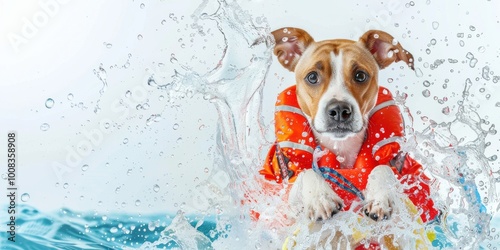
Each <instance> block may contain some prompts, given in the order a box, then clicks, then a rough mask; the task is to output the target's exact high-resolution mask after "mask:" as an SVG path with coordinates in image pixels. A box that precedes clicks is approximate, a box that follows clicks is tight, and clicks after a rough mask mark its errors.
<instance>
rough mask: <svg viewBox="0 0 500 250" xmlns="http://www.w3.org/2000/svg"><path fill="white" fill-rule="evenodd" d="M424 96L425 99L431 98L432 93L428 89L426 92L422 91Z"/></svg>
mask: <svg viewBox="0 0 500 250" xmlns="http://www.w3.org/2000/svg"><path fill="white" fill-rule="evenodd" d="M422 95H423V96H425V97H429V96H431V92H430V91H429V90H428V89H426V90H424V91H422Z"/></svg>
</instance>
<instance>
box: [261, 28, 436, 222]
mask: <svg viewBox="0 0 500 250" xmlns="http://www.w3.org/2000/svg"><path fill="white" fill-rule="evenodd" d="M272 36H273V37H274V40H275V47H274V54H275V55H276V57H277V59H278V61H279V63H280V64H281V65H282V66H283V67H284V68H285V69H287V70H289V71H291V72H294V74H295V80H296V84H295V85H294V86H292V87H290V88H289V89H287V90H285V91H283V92H282V93H281V94H280V96H279V97H278V101H277V104H276V108H277V110H276V113H275V116H276V124H275V128H276V137H277V141H276V143H275V145H273V147H272V148H271V149H270V151H269V153H268V156H267V158H266V162H265V165H264V168H263V169H262V170H261V171H260V173H261V174H263V175H264V176H265V178H266V179H267V180H271V181H276V182H278V183H281V182H288V183H293V186H292V187H291V190H290V191H289V194H288V203H289V204H290V205H291V206H292V209H293V210H294V211H296V212H297V213H301V214H303V215H305V216H307V217H308V218H309V219H310V220H312V221H319V220H327V219H329V218H331V217H332V216H334V215H335V214H336V213H338V212H339V211H342V210H343V209H347V208H348V207H349V206H350V204H351V203H352V200H353V199H356V198H359V199H362V200H363V204H364V206H363V207H362V210H361V211H362V214H363V215H364V216H368V217H369V218H371V219H373V220H375V221H381V220H388V219H390V218H391V215H392V213H393V210H394V204H395V202H397V201H396V200H395V198H394V197H395V196H394V192H395V187H396V186H397V185H400V183H406V184H409V186H411V188H410V189H408V190H405V194H408V196H409V198H410V200H411V201H412V202H413V203H415V205H416V206H417V207H418V208H422V209H421V210H422V211H424V213H422V214H421V216H420V217H421V218H422V220H423V221H424V222H425V221H429V220H432V219H433V218H435V217H436V216H437V214H438V211H437V210H436V209H435V208H434V204H433V201H432V200H431V199H430V198H429V193H430V190H429V186H428V184H427V183H426V180H428V178H427V177H426V176H425V175H424V174H423V173H422V166H421V165H420V164H419V163H418V162H416V161H415V160H413V159H412V158H411V157H410V156H409V155H408V154H407V153H404V152H402V151H401V150H400V146H399V144H398V140H396V139H395V138H397V139H401V138H403V136H404V122H403V118H402V116H401V113H400V111H399V108H398V107H397V105H395V103H394V100H393V99H392V95H391V94H390V92H389V91H388V90H387V89H385V88H382V87H380V86H379V84H378V72H379V70H380V69H384V68H386V67H387V66H389V65H391V64H392V63H396V62H399V61H402V62H404V63H406V65H407V66H408V67H409V68H411V69H412V70H413V69H414V59H413V56H412V54H411V53H410V52H408V51H407V50H405V49H404V48H403V47H402V45H401V44H400V43H399V42H398V41H397V40H396V39H395V38H394V37H392V36H391V35H390V34H388V33H386V32H383V31H380V30H370V31H367V32H366V33H364V34H363V35H362V36H361V37H360V38H359V40H358V41H353V40H347V39H333V40H324V41H315V40H314V39H313V38H312V36H311V35H309V34H308V33H307V32H306V31H305V30H302V29H299V28H294V27H286V28H281V29H277V30H275V31H273V32H272ZM384 98H385V99H384ZM386 99H387V100H386ZM391 112H392V113H391ZM390 114H392V115H390ZM374 117H377V121H376V120H375V118H374ZM379 123H383V124H382V125H380V124H379ZM386 123H387V124H389V125H387V126H386V125H384V124H386ZM297 127H298V128H297ZM388 127H392V128H388ZM391 129H392V130H391ZM370 140H372V141H371V142H370ZM367 141H368V142H367ZM382 149H383V150H382ZM381 151H383V152H381ZM325 155H326V156H325ZM324 165H329V167H322V166H324ZM346 186H347V188H346Z"/></svg>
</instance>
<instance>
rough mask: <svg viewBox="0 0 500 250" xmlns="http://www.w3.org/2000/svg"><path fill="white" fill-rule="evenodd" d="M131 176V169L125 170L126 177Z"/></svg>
mask: <svg viewBox="0 0 500 250" xmlns="http://www.w3.org/2000/svg"><path fill="white" fill-rule="evenodd" d="M131 174H132V169H131V168H129V169H128V170H127V175H128V176H130V175H131Z"/></svg>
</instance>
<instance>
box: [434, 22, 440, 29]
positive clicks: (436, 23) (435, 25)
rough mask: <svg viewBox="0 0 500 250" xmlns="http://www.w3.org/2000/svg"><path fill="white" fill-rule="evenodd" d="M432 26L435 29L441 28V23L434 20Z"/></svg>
mask: <svg viewBox="0 0 500 250" xmlns="http://www.w3.org/2000/svg"><path fill="white" fill-rule="evenodd" d="M432 28H433V29H434V30H437V29H438V28H439V23H438V22H432Z"/></svg>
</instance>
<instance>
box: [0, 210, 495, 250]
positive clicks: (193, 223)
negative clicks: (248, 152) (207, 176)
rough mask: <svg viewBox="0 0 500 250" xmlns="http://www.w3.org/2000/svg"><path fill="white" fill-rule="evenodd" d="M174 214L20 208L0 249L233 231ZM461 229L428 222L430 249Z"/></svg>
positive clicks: (210, 219)
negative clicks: (432, 235) (187, 228)
mask: <svg viewBox="0 0 500 250" xmlns="http://www.w3.org/2000/svg"><path fill="white" fill-rule="evenodd" d="M175 217H176V215H175V214H168V215H165V214H148V215H139V214H118V213H116V214H110V215H103V214H99V213H94V212H87V213H80V212H76V211H72V210H68V209H60V210H59V211H58V212H55V213H43V212H40V211H38V210H37V209H35V208H33V207H30V206H26V205H24V206H21V207H20V208H19V210H18V217H17V218H18V219H17V221H16V223H17V229H16V242H15V243H13V242H10V241H7V233H6V232H1V233H0V235H1V239H0V243H1V244H0V246H1V249H137V248H141V249H191V248H192V247H190V246H189V245H186V244H185V243H183V242H185V241H186V239H182V238H183V237H184V238H185V237H189V238H191V240H194V242H196V243H195V244H197V245H196V246H197V247H195V248H197V249H212V246H211V243H212V242H214V241H217V240H218V239H219V238H225V237H227V234H226V233H227V232H230V231H231V229H230V228H226V229H224V230H222V231H224V232H223V233H222V232H221V229H220V228H217V226H216V219H215V217H214V216H196V215H187V216H180V217H182V218H184V219H185V221H186V222H187V223H188V224H189V225H190V228H191V227H192V229H196V233H197V234H198V235H194V236H193V234H191V235H187V234H186V231H182V225H181V224H182V223H178V222H177V224H176V222H175ZM178 217H179V216H178ZM2 224H5V221H3V222H2ZM174 224H175V225H174ZM186 225H187V224H186ZM172 226H173V227H172ZM490 226H491V227H490V228H491V229H493V231H491V232H489V233H488V237H487V238H486V240H485V241H484V242H483V243H482V244H481V247H480V249H496V247H499V246H500V240H499V239H498V238H499V236H498V234H497V233H496V232H495V230H494V229H495V228H498V227H499V226H500V218H499V217H494V218H493V220H492V221H491V224H490ZM461 227H463V225H461V224H460V219H459V218H447V223H446V226H445V228H443V226H442V225H439V224H434V225H430V228H433V229H434V231H435V233H436V240H434V241H433V242H432V248H434V249H453V244H452V243H451V241H450V240H449V237H456V236H457V235H458V234H457V232H458V231H460V230H461V229H460V228H461ZM488 231H489V230H488ZM196 233H195V234H196ZM176 234H178V235H176ZM207 239H208V241H207ZM242 249H246V248H245V247H244V246H243V247H242ZM252 249H253V248H252Z"/></svg>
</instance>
